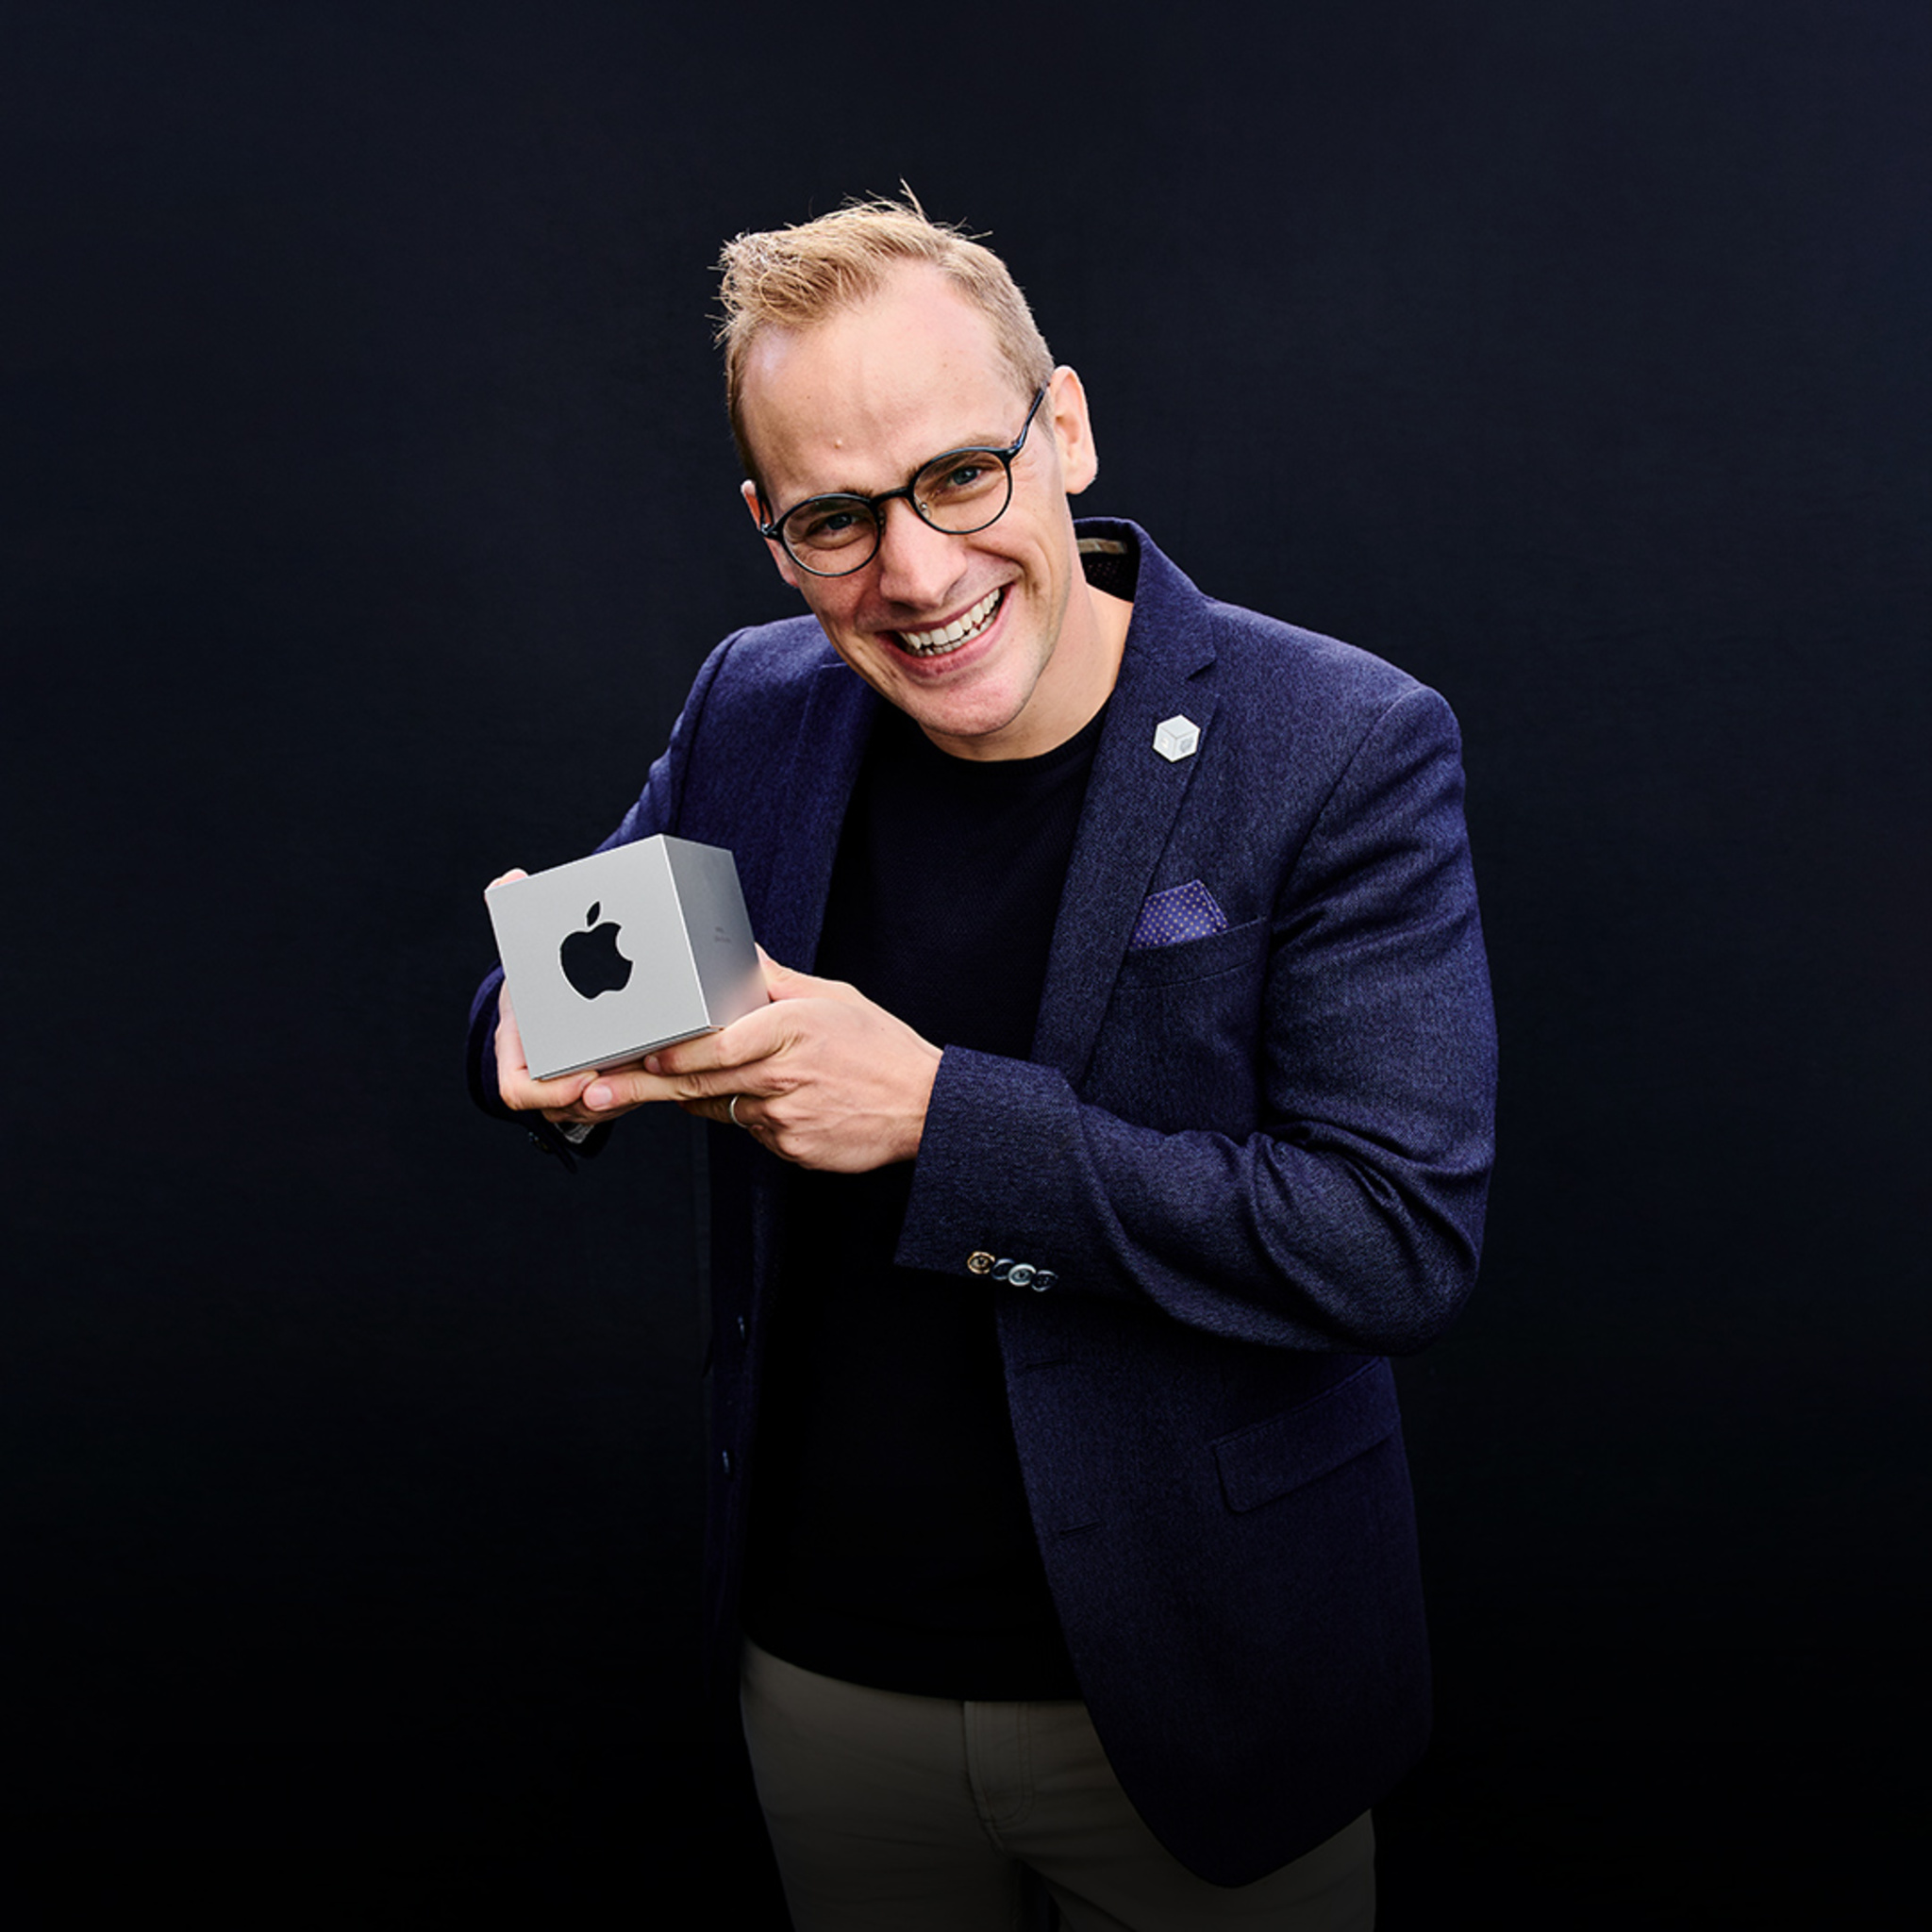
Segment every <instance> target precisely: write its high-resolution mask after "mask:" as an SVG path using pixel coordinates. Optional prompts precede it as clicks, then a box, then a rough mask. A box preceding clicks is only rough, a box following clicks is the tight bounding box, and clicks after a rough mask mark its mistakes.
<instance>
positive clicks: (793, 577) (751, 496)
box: [738, 476, 798, 591]
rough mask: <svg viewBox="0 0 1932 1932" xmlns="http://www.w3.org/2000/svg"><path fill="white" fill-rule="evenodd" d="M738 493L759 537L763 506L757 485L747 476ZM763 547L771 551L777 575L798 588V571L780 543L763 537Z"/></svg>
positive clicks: (762, 523) (761, 532)
mask: <svg viewBox="0 0 1932 1932" xmlns="http://www.w3.org/2000/svg"><path fill="white" fill-rule="evenodd" d="M738 493H739V494H740V495H741V497H743V498H744V507H745V508H746V509H748V510H750V512H751V520H752V522H753V523H754V524H755V525H758V535H759V536H760V537H764V536H765V506H764V504H763V502H762V500H761V499H760V498H759V496H758V485H757V484H756V483H754V482H753V481H752V480H751V478H750V477H749V476H747V477H746V478H745V479H744V481H743V482H742V483H741V484H740V485H739V486H738ZM765 548H766V549H767V550H769V551H770V552H771V553H772V561H773V562H774V563H775V564H776V565H777V566H778V575H780V576H781V577H783V578H784V579H785V581H786V582H787V583H788V584H790V585H791V588H792V589H793V590H794V591H795V590H797V588H798V571H797V569H796V567H795V566H794V565H793V563H792V561H791V558H790V557H789V556H788V555H787V554H786V550H785V546H784V544H782V543H774V542H773V541H772V540H771V539H770V538H769V537H765Z"/></svg>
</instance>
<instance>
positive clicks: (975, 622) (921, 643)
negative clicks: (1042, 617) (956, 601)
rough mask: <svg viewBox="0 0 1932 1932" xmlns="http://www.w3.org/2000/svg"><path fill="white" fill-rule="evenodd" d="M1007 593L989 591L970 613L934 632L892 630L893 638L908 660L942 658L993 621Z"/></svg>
mask: <svg viewBox="0 0 1932 1932" xmlns="http://www.w3.org/2000/svg"><path fill="white" fill-rule="evenodd" d="M1006 594H1007V592H1006V587H1005V586H1004V585H1002V586H1001V587H1000V588H999V589H998V590H997V591H988V592H987V593H986V595H985V596H983V597H982V598H981V599H980V600H979V602H978V603H977V604H975V605H974V607H973V608H972V609H971V610H969V611H967V612H966V613H965V615H964V616H963V617H956V618H955V619H954V620H953V621H952V623H951V624H942V625H941V626H940V627H939V629H937V630H902V631H894V632H893V636H894V637H896V638H897V639H898V641H899V648H900V649H901V650H902V651H904V652H906V653H907V655H908V657H913V658H943V657H944V656H945V655H946V654H947V652H949V651H957V650H958V648H959V646H960V645H961V644H967V643H971V642H972V641H973V640H974V638H976V637H977V636H978V635H979V634H980V632H981V631H983V630H984V629H985V628H986V627H987V625H990V624H991V622H992V621H993V618H994V617H995V616H996V615H997V614H998V611H999V608H1000V600H1001V599H1002V598H1004V597H1005V596H1006Z"/></svg>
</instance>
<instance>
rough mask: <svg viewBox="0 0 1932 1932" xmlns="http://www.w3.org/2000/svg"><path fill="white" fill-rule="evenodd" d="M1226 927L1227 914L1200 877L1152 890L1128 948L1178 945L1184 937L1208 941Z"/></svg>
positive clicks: (1136, 922) (1129, 949) (1142, 908)
mask: <svg viewBox="0 0 1932 1932" xmlns="http://www.w3.org/2000/svg"><path fill="white" fill-rule="evenodd" d="M1226 930H1227V914H1226V913H1224V911H1223V910H1222V909H1221V908H1220V907H1219V906H1217V905H1216V904H1215V903H1214V894H1213V893H1212V892H1210V891H1208V888H1207V887H1206V886H1204V885H1203V884H1202V883H1201V881H1200V880H1199V879H1190V880H1189V881H1188V882H1187V884H1186V885H1184V886H1170V887H1169V888H1168V889H1167V891H1164V892H1150V893H1149V894H1148V895H1147V900H1146V903H1145V904H1144V905H1143V906H1142V907H1141V916H1140V918H1139V919H1137V920H1136V921H1135V922H1134V936H1133V938H1132V939H1130V940H1129V941H1127V950H1128V951H1129V952H1132V951H1134V950H1135V949H1136V948H1137V947H1141V946H1177V945H1179V944H1180V943H1181V941H1183V940H1205V939H1206V938H1207V937H1208V934H1209V933H1213V932H1225V931H1226Z"/></svg>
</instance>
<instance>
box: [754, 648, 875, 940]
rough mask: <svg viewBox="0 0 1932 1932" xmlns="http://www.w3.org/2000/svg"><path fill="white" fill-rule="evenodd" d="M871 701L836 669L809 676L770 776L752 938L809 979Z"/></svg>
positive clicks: (859, 683)
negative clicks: (772, 792)
mask: <svg viewBox="0 0 1932 1932" xmlns="http://www.w3.org/2000/svg"><path fill="white" fill-rule="evenodd" d="M877 707H878V700H877V698H876V697H874V694H873V692H872V691H871V690H870V689H869V688H868V687H867V685H866V684H865V683H864V682H863V680H861V679H860V678H859V677H858V675H857V674H856V673H855V672H853V671H852V670H850V669H848V668H847V666H846V665H844V664H843V663H841V662H838V661H836V660H835V661H834V662H832V663H829V664H827V665H825V666H824V668H823V669H821V670H820V671H819V672H818V673H817V674H816V675H814V676H813V679H812V682H811V688H810V691H809V692H808V697H807V701H806V707H805V713H804V716H803V718H802V719H801V721H800V724H799V728H798V733H797V736H796V737H795V738H794V739H793V741H792V748H791V761H790V763H789V764H787V765H785V766H784V767H783V768H782V770H781V771H780V772H779V774H778V786H777V791H776V796H775V799H774V807H775V808H774V812H773V816H772V822H771V828H770V832H769V836H768V838H767V839H766V841H765V850H764V871H763V874H762V875H761V877H760V880H759V891H758V902H757V903H758V904H759V906H760V908H761V912H762V917H761V918H760V919H759V920H758V927H759V930H758V941H759V943H760V944H761V945H762V946H763V947H764V949H765V951H766V952H768V953H769V954H771V956H772V958H774V959H776V960H777V961H778V962H779V964H780V965H783V966H790V967H791V968H793V969H794V970H795V971H797V972H800V973H809V972H811V971H812V969H813V965H814V963H815V961H816V959H817V958H818V948H819V934H820V933H821V931H822V930H823V929H824V923H825V897H826V894H827V893H828V892H829V891H831V888H832V861H833V860H834V858H837V856H838V851H839V834H840V832H841V830H842V829H843V827H844V824H845V808H846V806H847V805H848V804H849V803H850V801H851V798H852V788H853V786H854V784H855V783H857V781H858V767H859V762H860V760H861V759H862V758H864V756H865V746H866V741H867V740H868V739H869V738H870V737H871V736H872V724H873V719H874V716H875V715H876V713H877Z"/></svg>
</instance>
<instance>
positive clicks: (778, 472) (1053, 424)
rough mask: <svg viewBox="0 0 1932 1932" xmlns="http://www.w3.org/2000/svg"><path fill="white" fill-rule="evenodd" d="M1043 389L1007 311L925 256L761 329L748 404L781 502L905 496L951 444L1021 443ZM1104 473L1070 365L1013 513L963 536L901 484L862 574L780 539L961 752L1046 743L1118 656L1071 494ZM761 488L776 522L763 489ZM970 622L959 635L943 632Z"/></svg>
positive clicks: (863, 657) (809, 598)
mask: <svg viewBox="0 0 1932 1932" xmlns="http://www.w3.org/2000/svg"><path fill="white" fill-rule="evenodd" d="M1031 400H1032V398H1031V397H1030V396H1028V395H1024V394H1022V393H1021V392H1020V391H1019V388H1018V385H1017V384H1016V382H1015V379H1014V376H1013V374H1012V371H1011V370H1010V368H1008V365H1007V364H1006V362H1005V361H1004V360H1002V358H1001V357H1000V354H999V350H998V347H997V345H996V343H995V341H994V338H993V333H992V326H991V323H990V322H989V321H988V320H987V319H986V317H985V316H984V315H983V314H982V313H981V312H980V311H979V310H978V309H977V308H974V307H973V306H972V305H971V304H970V303H969V302H967V301H966V300H965V299H964V298H963V297H961V296H960V295H958V293H956V292H955V291H954V290H953V288H952V287H951V285H950V284H949V283H947V282H946V280H945V279H944V277H943V276H941V275H940V274H939V273H938V272H937V271H936V270H932V269H929V268H926V267H924V266H923V265H921V266H908V267H907V268H905V269H902V270H900V271H898V272H897V273H896V274H895V275H893V276H892V278H891V280H890V281H889V282H888V284H887V285H886V287H885V289H884V290H883V291H881V292H880V293H879V294H877V295H876V296H874V297H873V298H872V299H870V300H869V301H867V302H865V303H863V304H861V305H860V306H858V307H857V308H849V309H846V310H844V311H843V312H841V313H840V314H838V315H835V316H833V317H831V318H830V319H829V320H827V321H825V322H823V323H820V324H819V325H816V326H814V327H812V328H808V329H804V330H789V329H786V330H779V329H768V330H766V331H765V332H764V333H763V334H762V335H760V336H759V337H758V338H757V340H756V341H754V343H753V345H752V350H751V355H750V358H749V361H748V363H747V366H746V371H745V379H744V390H743V413H744V422H745V425H746V430H747V434H748V437H749V440H750V441H751V444H752V447H753V448H754V450H755V451H756V453H757V456H758V463H759V467H760V468H761V469H762V471H763V473H764V478H765V488H766V490H767V491H768V493H769V494H768V508H769V509H770V511H771V513H772V514H773V515H774V516H777V515H782V514H784V512H785V511H787V510H789V509H790V508H791V507H792V506H793V505H794V504H797V503H800V502H802V501H803V500H804V499H805V498H807V497H808V496H820V495H825V494H829V493H831V492H833V491H856V492H858V493H860V494H863V495H867V496H873V495H877V494H878V493H880V492H881V491H887V490H896V489H898V488H899V487H900V486H901V485H902V484H903V483H904V482H905V481H906V479H907V478H908V476H910V475H912V473H913V472H914V471H915V470H917V469H919V468H920V467H921V466H922V465H923V464H924V463H926V462H928V461H930V460H931V458H934V457H936V456H940V455H942V454H944V453H945V452H946V451H949V450H955V449H962V448H966V447H969V446H979V447H987V448H995V449H997V448H1004V447H1005V446H1006V445H1008V444H1009V443H1010V442H1011V441H1013V439H1014V438H1015V437H1016V436H1017V435H1018V434H1019V433H1020V425H1021V423H1022V421H1023V420H1024V417H1025V414H1026V406H1027V404H1028V403H1029V402H1030V401H1031ZM1093 473H1094V459H1093V449H1092V441H1091V433H1090V431H1089V428H1088V424H1087V408H1086V401H1085V398H1084V396H1083V395H1082V393H1081V390H1080V383H1079V378H1078V377H1077V376H1075V375H1074V373H1073V371H1072V370H1070V369H1060V370H1058V371H1056V372H1055V375H1054V379H1053V384H1052V387H1051V388H1050V389H1049V390H1048V391H1047V396H1046V400H1045V401H1044V402H1043V403H1042V404H1041V407H1040V412H1039V414H1038V415H1037V416H1035V418H1034V420H1033V426H1032V429H1031V431H1030V433H1029V434H1028V436H1027V439H1026V446H1025V448H1024V450H1022V451H1021V453H1020V455H1019V456H1018V457H1017V458H1014V461H1013V497H1012V501H1011V503H1010V504H1008V507H1007V510H1006V514H1005V515H1004V516H1002V517H1001V518H1000V520H999V521H998V522H997V523H995V524H991V525H988V527H987V528H985V529H983V530H978V531H975V532H974V534H973V535H971V536H967V537H954V536H947V535H943V534H942V533H941V532H940V531H938V530H934V529H930V528H928V527H927V526H926V525H924V524H923V523H922V522H921V521H920V520H919V518H918V517H917V515H915V514H914V512H913V509H912V507H911V505H910V504H908V503H907V502H906V501H905V500H904V499H903V498H901V499H898V500H896V501H894V502H891V503H889V504H887V505H886V506H885V509H884V518H885V522H884V526H883V529H882V531H881V535H880V540H879V548H878V554H877V555H876V556H875V557H874V558H873V559H872V561H871V562H870V563H868V564H866V565H865V566H864V567H863V568H862V569H860V570H858V571H856V572H854V573H853V574H852V575H849V576H842V577H821V576H813V575H810V573H808V572H807V571H803V570H800V569H799V568H798V567H797V565H796V564H794V563H793V562H792V561H791V558H790V557H789V556H788V555H787V554H786V553H785V551H784V549H783V548H782V547H781V546H780V545H778V544H776V543H774V544H773V545H772V546H771V547H772V553H773V557H774V559H775V561H776V563H777V566H778V572H779V575H781V576H783V577H784V579H785V581H786V582H787V583H789V584H791V585H793V586H795V587H796V588H797V590H798V591H800V592H801V593H802V594H803V596H804V598H805V601H806V602H807V604H808V605H809V606H810V607H811V610H812V614H813V615H814V616H815V617H816V618H817V619H818V621H819V623H820V624H821V625H823V626H824V632H825V635H826V636H827V637H828V638H829V639H830V640H831V641H832V644H833V647H834V648H835V649H836V650H837V651H838V653H839V655H840V656H841V658H844V660H845V662H846V663H847V664H849V665H850V666H851V667H852V669H853V670H854V671H856V672H857V673H858V675H859V676H861V677H862V678H864V679H865V681H866V682H867V683H868V684H869V685H871V686H872V688H873V689H874V691H877V692H878V693H879V695H880V696H881V697H883V698H884V699H886V701H887V702H888V703H890V704H892V705H896V706H897V707H898V708H899V709H901V710H902V711H905V712H906V713H907V714H908V716H910V717H911V718H912V719H913V720H914V721H915V722H916V723H917V724H919V726H920V728H921V729H922V730H924V732H925V734H926V736H927V737H928V738H930V739H931V740H932V741H934V743H936V744H938V745H939V746H940V747H941V749H942V750H945V751H948V752H951V753H953V754H954V755H955V756H956V757H960V758H1029V757H1033V756H1036V755H1037V754H1038V753H1041V752H1043V751H1050V750H1051V749H1052V748H1053V747H1054V746H1055V745H1056V744H1059V743H1061V742H1063V741H1065V740H1066V739H1068V738H1070V737H1072V736H1073V734H1074V732H1075V731H1077V730H1078V729H1079V728H1080V727H1081V725H1083V724H1086V722H1087V721H1088V719H1089V718H1091V716H1092V715H1093V713H1094V712H1095V711H1096V710H1098V709H1099V708H1100V706H1101V703H1102V702H1103V701H1104V700H1105V698H1106V696H1107V693H1108V691H1109V690H1111V689H1112V684H1113V675H1114V671H1115V668H1116V666H1117V663H1118V651H1117V649H1115V650H1114V651H1112V652H1111V653H1109V650H1108V644H1107V642H1106V641H1105V639H1104V638H1103V635H1102V627H1101V625H1100V624H1099V621H1098V619H1097V616H1096V612H1095V608H1094V605H1093V602H1092V599H1091V594H1090V592H1089V591H1088V589H1087V584H1086V580H1085V578H1084V577H1083V575H1081V572H1080V565H1079V554H1078V551H1077V549H1076V547H1075V539H1074V521H1073V515H1072V512H1071V511H1070V509H1069V508H1068V505H1067V493H1068V492H1069V491H1080V490H1084V489H1085V488H1086V487H1087V485H1088V483H1089V482H1090V481H1091V479H1092V476H1093ZM744 491H745V499H746V501H747V503H748V504H749V505H750V506H751V508H752V512H753V515H754V517H757V516H758V500H757V493H756V491H754V489H753V486H752V485H751V484H749V483H747V484H746V485H745V486H744ZM760 521H762V519H760ZM956 625H958V626H961V627H962V635H961V636H960V637H959V638H958V641H955V640H954V639H953V638H952V637H950V636H946V637H942V636H941V635H940V633H942V632H948V631H950V630H951V629H952V627H953V626H956Z"/></svg>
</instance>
